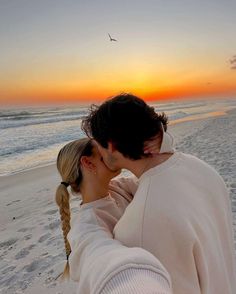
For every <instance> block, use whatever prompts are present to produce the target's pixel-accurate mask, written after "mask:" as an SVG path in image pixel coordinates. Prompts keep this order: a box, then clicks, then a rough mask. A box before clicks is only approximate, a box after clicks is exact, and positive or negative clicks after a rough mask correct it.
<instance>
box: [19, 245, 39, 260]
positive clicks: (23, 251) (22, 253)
mask: <svg viewBox="0 0 236 294" xmlns="http://www.w3.org/2000/svg"><path fill="white" fill-rule="evenodd" d="M35 246H36V245H35V244H32V245H30V246H28V247H25V248H23V249H21V250H20V251H19V252H18V253H17V254H16V256H15V259H21V258H24V257H25V256H27V255H28V254H29V253H30V251H31V250H32V249H33V248H34V247H35Z"/></svg>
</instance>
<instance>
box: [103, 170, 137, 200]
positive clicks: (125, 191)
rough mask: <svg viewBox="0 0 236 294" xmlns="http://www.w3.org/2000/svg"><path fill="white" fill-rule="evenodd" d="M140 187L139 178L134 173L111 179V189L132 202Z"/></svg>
mask: <svg viewBox="0 0 236 294" xmlns="http://www.w3.org/2000/svg"><path fill="white" fill-rule="evenodd" d="M137 189H138V178H137V177H135V176H134V175H132V176H128V177H124V176H118V177H116V178H114V179H112V180H111V181H110V184H109V190H110V191H111V194H112V192H113V193H116V194H119V195H120V196H122V197H123V198H125V199H126V200H127V201H128V203H130V202H131V201H132V199H133V197H134V194H135V193H136V191H137Z"/></svg>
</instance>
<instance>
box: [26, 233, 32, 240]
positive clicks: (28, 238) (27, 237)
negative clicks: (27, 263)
mask: <svg viewBox="0 0 236 294" xmlns="http://www.w3.org/2000/svg"><path fill="white" fill-rule="evenodd" d="M31 238H32V234H29V235H26V236H24V240H26V241H27V240H30V239H31Z"/></svg>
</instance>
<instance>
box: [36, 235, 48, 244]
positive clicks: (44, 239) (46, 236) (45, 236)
mask: <svg viewBox="0 0 236 294" xmlns="http://www.w3.org/2000/svg"><path fill="white" fill-rule="evenodd" d="M49 237H51V234H50V233H47V234H45V235H43V236H41V237H40V238H39V240H38V242H39V243H42V242H44V241H46V240H47V239H48V238H49Z"/></svg>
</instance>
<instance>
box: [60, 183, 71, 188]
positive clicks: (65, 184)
mask: <svg viewBox="0 0 236 294" xmlns="http://www.w3.org/2000/svg"><path fill="white" fill-rule="evenodd" d="M61 184H62V185H64V186H65V187H66V188H67V187H68V186H70V184H68V183H66V182H61Z"/></svg>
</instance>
